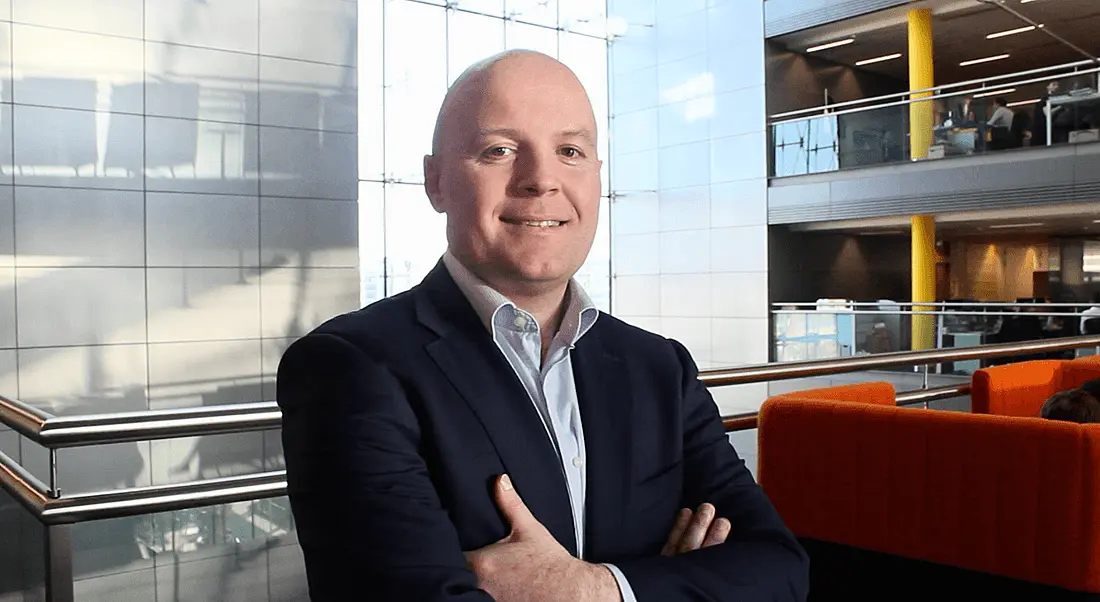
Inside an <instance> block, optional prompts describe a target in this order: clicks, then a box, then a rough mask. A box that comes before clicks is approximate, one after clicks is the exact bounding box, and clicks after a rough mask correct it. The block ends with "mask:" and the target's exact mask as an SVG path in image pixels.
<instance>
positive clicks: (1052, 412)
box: [1039, 380, 1100, 424]
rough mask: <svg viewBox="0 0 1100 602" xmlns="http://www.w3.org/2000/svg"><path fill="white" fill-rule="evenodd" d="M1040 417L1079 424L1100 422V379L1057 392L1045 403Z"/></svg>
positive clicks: (1040, 411)
mask: <svg viewBox="0 0 1100 602" xmlns="http://www.w3.org/2000/svg"><path fill="white" fill-rule="evenodd" d="M1039 417H1040V418H1046V419H1047V420H1061V421H1065V422H1076V423H1079V424H1096V423H1100V380H1093V381H1089V382H1087V383H1085V384H1084V385H1082V386H1081V387H1080V388H1078V389H1070V390H1069V391H1062V392H1060V393H1055V394H1054V395H1052V396H1051V397H1050V399H1048V400H1046V403H1044V404H1043V407H1042V409H1041V410H1039Z"/></svg>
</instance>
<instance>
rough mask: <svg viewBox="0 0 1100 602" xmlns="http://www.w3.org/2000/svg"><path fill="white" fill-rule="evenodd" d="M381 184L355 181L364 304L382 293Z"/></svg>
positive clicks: (383, 235)
mask: <svg viewBox="0 0 1100 602" xmlns="http://www.w3.org/2000/svg"><path fill="white" fill-rule="evenodd" d="M385 201H386V197H385V187H384V186H383V185H382V184H381V183H380V182H359V282H360V292H359V302H360V305H368V304H371V303H374V302H375V301H378V300H379V299H381V298H383V297H385V296H386V292H385V282H384V280H383V276H384V274H385V267H386V226H385V224H386V222H385V220H386V205H385Z"/></svg>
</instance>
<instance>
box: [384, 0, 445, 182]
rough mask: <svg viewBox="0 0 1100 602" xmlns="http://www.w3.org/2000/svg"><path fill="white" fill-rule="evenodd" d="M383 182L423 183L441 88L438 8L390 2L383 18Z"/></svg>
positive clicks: (442, 32) (441, 16) (442, 47)
mask: <svg viewBox="0 0 1100 602" xmlns="http://www.w3.org/2000/svg"><path fill="white" fill-rule="evenodd" d="M385 27H386V35H385V51H386V55H385V72H384V75H385V84H386V90H385V96H384V102H385V123H386V134H385V144H386V148H385V160H386V177H387V178H389V179H392V180H394V181H398V182H423V180H424V172H423V159H424V155H425V154H427V153H429V152H431V143H432V129H433V128H434V125H435V117H436V113H437V112H438V111H439V105H440V104H441V103H442V102H443V95H444V93H445V92H446V88H447V54H446V53H447V46H446V44H447V36H446V11H445V10H444V9H441V8H438V7H435V6H430V5H427V4H420V3H418V2H408V1H407V0H390V2H389V3H387V4H386V15H385Z"/></svg>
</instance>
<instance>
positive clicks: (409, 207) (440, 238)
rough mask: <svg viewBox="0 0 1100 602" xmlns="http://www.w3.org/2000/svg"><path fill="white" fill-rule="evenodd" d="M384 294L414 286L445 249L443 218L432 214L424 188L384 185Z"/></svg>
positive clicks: (433, 210) (441, 215)
mask: <svg viewBox="0 0 1100 602" xmlns="http://www.w3.org/2000/svg"><path fill="white" fill-rule="evenodd" d="M385 224H386V294H387V295H389V296H392V295H396V294H397V293H400V292H403V291H407V290H409V289H410V288H412V287H414V286H416V285H417V284H419V283H420V281H421V280H423V279H424V276H427V275H428V272H430V271H432V268H434V267H435V264H436V263H437V262H438V261H439V258H440V256H442V255H443V252H444V251H446V250H447V238H446V226H447V219H446V217H445V216H444V215H443V214H441V213H436V211H435V209H433V208H432V205H431V203H430V202H428V197H427V195H426V194H425V193H424V187H423V186H419V185H414V184H387V185H386V219H385Z"/></svg>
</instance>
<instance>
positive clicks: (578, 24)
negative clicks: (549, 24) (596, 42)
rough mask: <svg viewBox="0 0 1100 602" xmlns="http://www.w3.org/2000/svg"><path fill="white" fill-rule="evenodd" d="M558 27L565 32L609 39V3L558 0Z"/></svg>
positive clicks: (588, 0) (587, 0)
mask: <svg viewBox="0 0 1100 602" xmlns="http://www.w3.org/2000/svg"><path fill="white" fill-rule="evenodd" d="M558 25H559V26H560V27H561V28H562V29H564V30H565V31H569V32H574V33H583V34H587V35H590V36H596V37H598V38H606V37H607V3H606V2H593V1H592V0H558Z"/></svg>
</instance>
